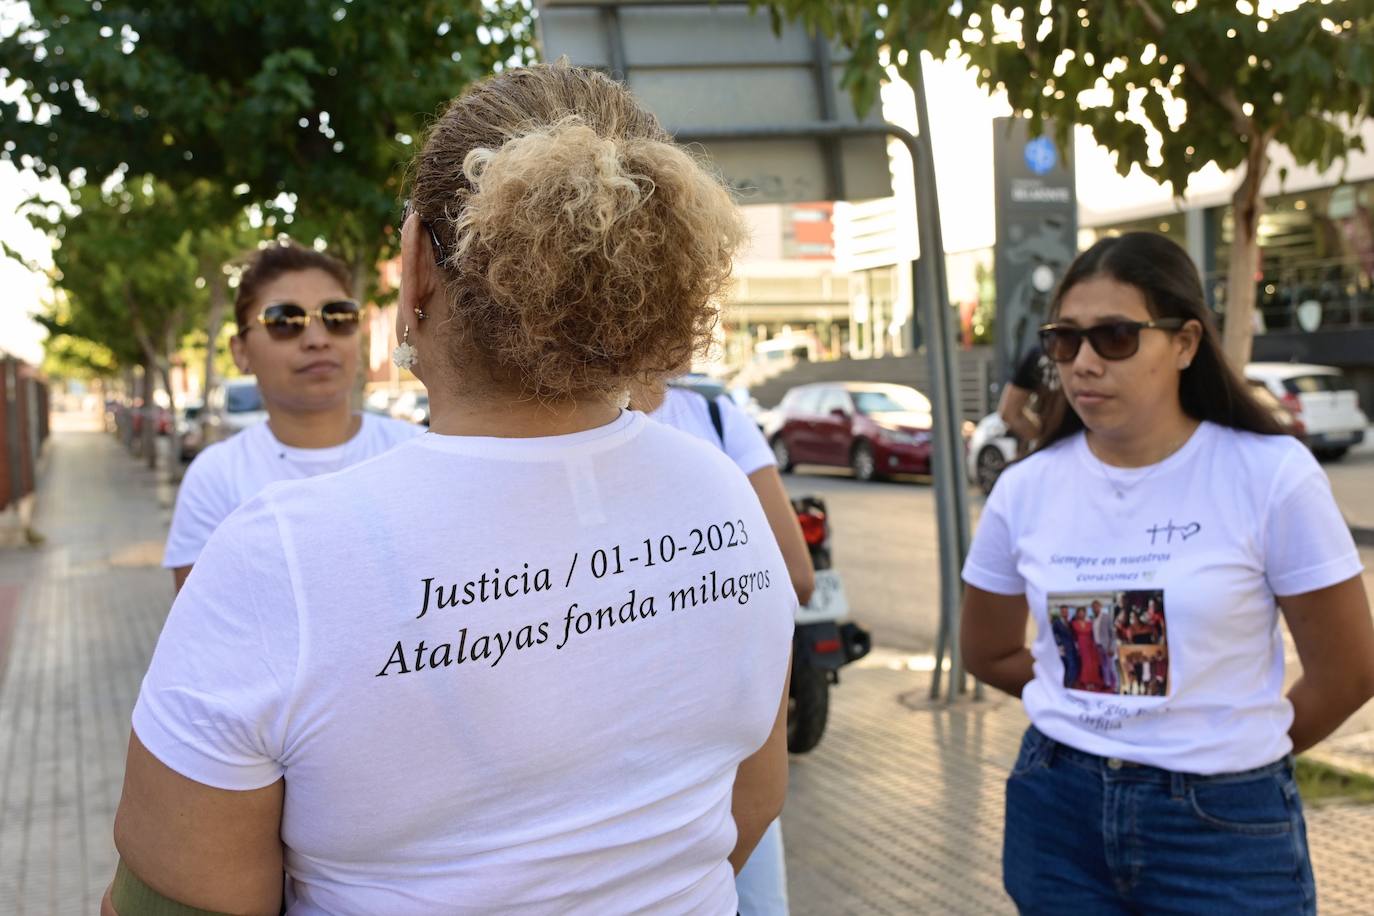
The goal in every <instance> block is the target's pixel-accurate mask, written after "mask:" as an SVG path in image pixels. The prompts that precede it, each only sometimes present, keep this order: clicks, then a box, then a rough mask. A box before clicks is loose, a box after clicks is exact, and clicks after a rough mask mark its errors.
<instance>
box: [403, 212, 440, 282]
mask: <svg viewBox="0 0 1374 916" xmlns="http://www.w3.org/2000/svg"><path fill="white" fill-rule="evenodd" d="M412 213H414V214H415V216H416V218H417V219H419V221H420V225H421V226H422V227H423V228H424V230H425V232H427V233H428V234H429V244H430V247H431V248H433V249H434V261H435V263H436V264H438V265H439V266H440V267H443V266H444V262H445V261H447V260H448V252H447V251H446V250H445V249H444V246H443V244H442V243H441V242H440V241H439V234H438V233H436V232H435V231H434V227H433V226H431V225H430V224H429V220H427V219H425V218H424V216H422V215H421V214H420V211H419V210H416V209H415V208H414V207H412V206H411V204H410V201H409V200H408V199H407V200H405V201H404V202H402V204H401V225H402V226H404V225H405V224H406V220H408V219H410V214H412Z"/></svg>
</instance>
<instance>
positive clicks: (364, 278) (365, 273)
mask: <svg viewBox="0 0 1374 916" xmlns="http://www.w3.org/2000/svg"><path fill="white" fill-rule="evenodd" d="M349 269H350V271H351V272H352V274H353V298H354V300H355V301H357V303H358V305H360V306H361V307H362V310H363V311H362V321H361V323H362V328H361V333H359V335H358V345H359V346H360V347H361V348H362V360H361V362H362V367H363V371H362V372H360V373H359V374H358V377H357V378H356V379H354V380H353V397H352V401H353V408H354V409H355V410H357V409H360V408H361V407H362V406H363V395H364V390H365V389H366V386H367V382H368V376H369V375H371V373H372V334H371V330H370V328H371V324H372V322H371V317H372V310H371V308H370V307H369V306H368V304H367V293H368V290H370V289H371V288H372V278H373V274H374V273H375V272H376V269H377V268H376V265H375V264H373V263H371V262H370V261H369V260H368V259H367V258H366V257H363V256H358V257H354V258H353V259H352V261H351V263H350V264H349Z"/></svg>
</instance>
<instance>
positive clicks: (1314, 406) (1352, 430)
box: [1245, 363, 1369, 460]
mask: <svg viewBox="0 0 1374 916" xmlns="http://www.w3.org/2000/svg"><path fill="white" fill-rule="evenodd" d="M1245 377H1246V379H1248V380H1249V381H1250V382H1251V383H1252V384H1256V385H1263V386H1264V387H1265V389H1266V390H1268V391H1269V393H1270V394H1272V395H1273V396H1274V397H1276V398H1278V400H1279V403H1280V404H1282V405H1283V406H1284V407H1285V408H1287V410H1288V412H1289V413H1291V414H1292V415H1293V419H1294V420H1295V421H1296V423H1295V426H1296V429H1295V430H1294V433H1295V435H1297V436H1298V438H1300V439H1302V441H1303V442H1305V443H1306V444H1307V447H1308V448H1310V449H1312V451H1313V453H1314V454H1316V455H1317V457H1318V458H1325V459H1328V460H1335V459H1337V458H1340V457H1341V456H1342V455H1344V454H1345V453H1346V452H1347V451H1349V450H1350V448H1351V447H1352V446H1355V445H1359V444H1360V443H1361V442H1363V441H1364V435H1365V429H1366V428H1367V427H1368V426H1369V418H1368V417H1366V416H1365V415H1364V411H1362V410H1360V399H1359V395H1357V394H1356V393H1355V387H1354V386H1353V385H1351V384H1350V380H1349V379H1347V378H1346V377H1345V376H1344V375H1343V374H1342V373H1341V370H1339V369H1337V368H1335V367H1333V366H1312V365H1307V364H1305V363H1251V364H1250V365H1248V366H1246V367H1245Z"/></svg>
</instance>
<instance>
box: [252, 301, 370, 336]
mask: <svg viewBox="0 0 1374 916" xmlns="http://www.w3.org/2000/svg"><path fill="white" fill-rule="evenodd" d="M315 315H318V316H319V317H320V321H322V322H324V329H325V330H326V331H328V332H329V333H331V334H336V335H338V336H339V337H347V336H348V335H349V334H352V333H354V332H355V331H357V330H358V322H359V320H360V319H361V318H362V309H361V308H359V307H358V303H356V302H354V301H352V300H351V299H340V300H339V301H338V302H326V303H325V304H324V305H322V306H320V307H319V308H317V309H314V310H313V311H307V310H306V309H305V308H303V307H302V306H299V305H297V304H296V303H294V302H277V303H273V304H272V305H269V306H267V308H265V309H263V310H262V311H261V312H260V313H259V314H258V323H259V324H261V325H262V326H263V327H264V328H266V329H267V336H268V337H271V338H272V339H273V340H290V339H292V338H293V337H299V336H300V335H301V334H303V333H304V332H305V329H306V328H307V327H308V326H309V325H310V319H311V318H312V317H313V316H315ZM248 327H252V325H249V326H248ZM243 332H244V333H245V334H247V333H248V328H244V329H243Z"/></svg>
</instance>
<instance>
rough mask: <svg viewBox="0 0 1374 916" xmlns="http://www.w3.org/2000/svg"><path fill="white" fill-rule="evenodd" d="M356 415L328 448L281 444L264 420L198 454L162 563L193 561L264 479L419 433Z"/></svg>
mask: <svg viewBox="0 0 1374 916" xmlns="http://www.w3.org/2000/svg"><path fill="white" fill-rule="evenodd" d="M362 418H363V421H362V425H361V426H359V427H358V432H357V433H356V434H355V435H354V436H353V438H352V439H349V440H348V441H347V442H345V443H343V444H342V445H336V446H333V447H332V448H293V447H291V446H289V445H283V444H282V443H281V442H279V441H277V437H276V436H274V435H272V430H271V428H270V427H269V426H268V425H267V424H266V423H265V422H264V423H258V424H255V425H253V426H250V427H248V428H247V429H245V430H243V431H242V432H240V433H238V434H236V435H234V436H231V437H230V438H228V439H226V440H224V441H223V442H216V443H215V444H214V445H212V446H210V447H209V448H207V449H206V450H205V451H203V452H201V453H200V454H199V455H197V456H196V459H195V460H194V461H192V462H191V466H190V467H188V468H187V469H186V476H185V478H184V479H183V480H182V481H181V487H180V489H179V490H178V491H177V503H176V509H175V510H173V512H172V527H171V530H170V531H169V532H168V533H167V549H166V552H165V553H164V554H163V557H162V565H163V566H164V567H165V568H167V569H177V568H179V567H182V566H190V565H192V564H194V563H195V562H196V558H197V557H199V556H200V552H201V550H203V549H204V548H205V542H206V541H208V540H210V535H211V534H212V533H213V532H214V530H215V529H216V528H218V527H219V525H220V523H221V522H223V521H224V520H225V519H226V518H228V517H229V514H230V513H231V512H233V511H234V510H235V509H237V508H238V507H239V506H241V505H243V504H244V503H245V502H247V501H248V500H249V499H251V498H252V497H254V496H256V495H257V494H258V493H259V492H260V491H261V490H262V488H263V487H265V486H267V485H268V484H269V483H276V482H277V481H278V480H299V479H301V478H303V477H314V476H315V475H316V474H327V473H329V472H330V471H337V470H340V469H342V468H346V467H348V466H349V465H353V464H357V463H358V462H359V461H363V460H365V459H367V458H371V457H372V456H373V455H380V454H381V453H382V452H384V451H386V450H387V449H389V448H392V447H393V446H395V445H397V444H399V443H401V442H404V441H406V440H407V439H412V438H414V437H415V436H418V435H420V434H421V433H423V432H424V428H423V427H420V426H416V425H415V424H413V423H404V422H402V421H400V420H393V419H391V418H390V417H379V416H377V415H376V414H370V413H364V414H362Z"/></svg>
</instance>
